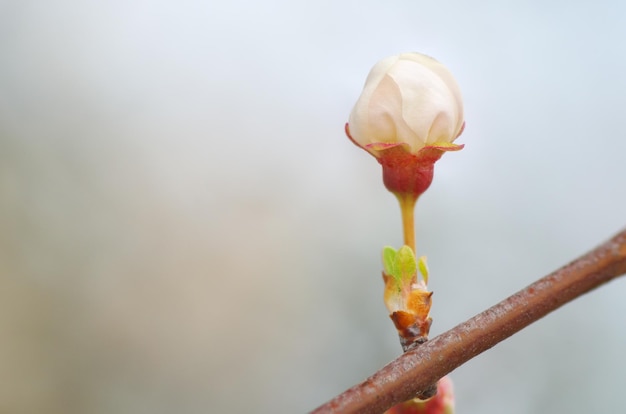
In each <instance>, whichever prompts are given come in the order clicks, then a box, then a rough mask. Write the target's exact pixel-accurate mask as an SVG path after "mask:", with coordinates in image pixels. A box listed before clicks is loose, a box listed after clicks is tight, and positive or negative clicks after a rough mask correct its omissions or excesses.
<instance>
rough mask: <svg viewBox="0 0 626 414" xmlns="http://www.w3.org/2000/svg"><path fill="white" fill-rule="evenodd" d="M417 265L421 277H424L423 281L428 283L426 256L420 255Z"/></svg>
mask: <svg viewBox="0 0 626 414" xmlns="http://www.w3.org/2000/svg"><path fill="white" fill-rule="evenodd" d="M417 267H418V268H419V270H420V273H421V274H422V278H423V279H424V283H426V284H428V265H427V264H426V256H422V257H420V258H419V260H418V261H417Z"/></svg>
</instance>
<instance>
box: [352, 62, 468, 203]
mask: <svg viewBox="0 0 626 414" xmlns="http://www.w3.org/2000/svg"><path fill="white" fill-rule="evenodd" d="M464 125H465V121H464V117H463V101H462V99H461V93H460V90H459V87H458V85H457V83H456V81H455V80H454V78H453V77H452V74H450V72H449V71H448V70H447V69H446V67H445V66H443V65H442V64H441V63H439V62H438V61H436V60H434V59H432V58H430V57H428V56H426V55H422V54H419V53H403V54H400V55H397V56H391V57H388V58H386V59H383V60H381V61H380V62H378V63H377V64H376V65H374V67H373V68H372V70H371V71H370V74H369V76H368V77H367V80H366V82H365V86H364V88H363V92H362V94H361V96H360V97H359V99H358V101H357V103H356V104H355V106H354V108H353V110H352V112H351V114H350V119H349V123H348V124H346V134H347V135H348V137H349V138H350V139H351V140H352V141H353V142H354V143H355V144H356V145H357V146H359V147H361V148H363V149H365V150H366V151H368V152H369V153H370V154H372V155H373V156H374V157H376V158H377V159H378V161H379V162H380V164H381V165H382V167H383V180H384V183H385V186H386V187H387V189H389V190H390V191H391V192H393V193H395V194H396V195H398V194H405V195H412V196H414V197H417V196H419V195H420V194H422V193H423V192H424V191H426V189H427V188H428V187H429V186H430V183H431V182H432V178H433V167H434V163H435V162H436V161H437V160H438V159H439V158H440V157H441V156H442V155H443V153H444V152H445V151H455V150H460V149H461V148H463V146H462V145H456V144H453V141H454V140H455V139H456V138H457V137H458V136H459V135H460V134H461V132H462V131H463V128H464Z"/></svg>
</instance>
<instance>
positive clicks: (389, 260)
mask: <svg viewBox="0 0 626 414" xmlns="http://www.w3.org/2000/svg"><path fill="white" fill-rule="evenodd" d="M397 255H398V252H397V251H396V249H394V248H393V247H391V246H385V247H383V266H384V267H385V273H386V274H388V275H390V276H393V277H394V279H396V280H397V279H398V276H397V275H396V273H397V271H396V256H397Z"/></svg>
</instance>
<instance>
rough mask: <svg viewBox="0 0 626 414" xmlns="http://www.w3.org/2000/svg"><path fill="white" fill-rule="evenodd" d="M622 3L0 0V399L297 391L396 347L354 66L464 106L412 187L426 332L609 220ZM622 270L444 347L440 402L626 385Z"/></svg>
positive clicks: (613, 404) (201, 408)
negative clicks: (443, 82)
mask: <svg viewBox="0 0 626 414" xmlns="http://www.w3.org/2000/svg"><path fill="white" fill-rule="evenodd" d="M625 23H626V3H623V2H618V1H612V2H594V3H593V4H592V3H591V2H583V1H574V2H543V1H521V2H516V3H511V2H509V3H502V2H497V1H478V2H463V1H460V0H457V1H440V2H432V1H429V2H426V1H412V0H411V1H409V0H404V1H391V2H382V1H343V0H333V1H325V0H318V1H310V2H302V1H286V0H283V1H281V0H270V1H265V2H252V1H231V2H226V1H222V2H216V1H208V2H207V1H200V0H188V1H180V2H172V1H140V0H131V1H128V0H123V1H122V0H116V1H108V2H98V1H87V0H82V1H81V0H59V1H33V0H19V1H18V0H14V1H10V0H4V1H2V0H0V278H1V279H0V283H1V285H0V412H3V413H44V412H45V413H94V414H100V413H102V414H104V413H133V414H142V413H150V414H154V413H174V412H176V413H242V412H255V413H296V412H306V411H308V410H311V409H313V408H315V407H316V406H318V405H320V404H322V403H323V402H325V401H326V400H328V399H329V398H331V397H333V396H334V395H336V394H338V393H339V392H341V391H343V390H344V389H346V388H348V387H350V386H352V385H354V384H355V383H357V382H360V381H361V380H363V379H364V378H366V377H367V376H369V375H370V374H372V373H373V372H374V371H376V370H377V369H379V368H380V367H382V366H383V365H384V364H386V363H387V362H389V361H390V360H392V359H393V358H395V357H396V356H398V355H399V354H400V351H401V349H400V346H399V344H398V341H397V337H396V335H395V331H394V329H393V326H392V324H391V322H390V320H389V319H388V316H387V313H386V310H385V307H384V305H383V302H382V288H383V285H382V281H381V278H380V269H381V263H380V259H379V254H380V250H381V248H382V246H383V245H387V244H389V245H394V246H399V245H400V244H401V240H402V239H401V232H400V215H399V210H398V207H397V205H396V201H395V199H394V198H393V196H391V195H390V194H389V193H387V192H386V190H385V189H384V187H383V185H382V182H381V178H380V167H379V165H378V164H377V163H376V162H375V160H374V159H373V158H372V157H370V156H369V155H368V154H366V153H365V152H363V151H361V150H359V149H357V148H356V147H354V146H353V145H352V144H351V143H350V142H349V141H348V140H347V139H346V138H345V136H344V134H343V125H344V123H345V122H346V120H347V118H348V114H349V112H350V110H351V108H352V105H353V103H354V102H355V101H356V99H357V97H358V95H359V94H360V92H361V87H362V85H363V82H364V80H365V77H366V75H367V73H368V71H369V69H370V68H371V66H372V65H373V64H374V63H375V62H376V61H377V60H379V59H381V58H383V57H385V56H388V55H392V54H396V53H400V52H405V51H420V52H424V53H427V54H429V55H431V56H434V57H435V58H437V59H439V60H440V61H442V62H443V63H445V64H446V65H447V66H448V67H449V68H450V70H451V71H452V73H453V74H454V75H455V76H456V78H457V80H458V82H459V84H460V86H461V89H462V91H463V94H464V99H465V107H466V120H467V128H466V130H465V133H464V134H463V135H462V136H461V137H460V138H459V140H458V141H457V142H458V143H464V144H466V148H465V149H464V150H463V151H461V152H458V153H450V154H446V155H445V156H444V157H443V159H442V160H441V161H440V162H439V163H438V164H437V168H436V174H435V181H434V183H433V185H432V187H431V189H430V190H429V191H428V192H427V193H426V194H425V195H424V196H423V197H422V199H421V200H420V202H419V203H418V208H417V227H418V233H417V241H418V253H419V254H426V255H428V258H429V265H430V268H431V272H432V276H431V284H430V287H431V289H432V290H434V292H435V295H434V306H433V310H432V316H433V318H434V325H433V329H432V333H433V334H434V335H436V334H438V333H441V332H443V331H445V330H447V329H449V328H451V327H453V326H454V325H456V324H457V323H460V322H462V321H464V320H466V319H467V318H469V317H471V316H473V315H474V314H476V313H478V312H480V311H482V310H483V309H485V308H487V307H489V306H491V305H492V304H494V303H496V302H497V301H499V300H500V299H503V298H504V297H506V296H508V295H509V294H512V293H514V292H515V291H517V290H518V289H521V288H523V287H524V286H526V285H527V284H529V283H531V282H532V281H534V280H535V279H537V278H539V277H540V276H543V275H545V274H546V273H548V272H550V271H552V270H554V269H556V268H558V267H560V266H561V265H563V264H565V263H566V262H568V261H569V260H571V259H573V258H574V257H576V256H577V255H579V254H581V253H584V252H585V251H587V250H588V249H590V248H591V247H593V246H595V245H596V244H598V243H599V242H602V241H604V240H605V239H607V238H609V237H610V236H612V235H613V234H614V233H616V232H617V231H618V230H620V229H622V228H623V227H624V225H625V223H626V219H625V217H626V214H625V213H626V208H625V206H626V185H625V179H626V162H625V161H624V158H625V157H626V139H625V136H624V119H625V118H624V116H625V115H624V110H625V109H626V77H625V76H624V73H626V41H625V40H626V24H625ZM625 295H626V280H617V281H615V282H613V283H611V284H609V285H607V286H604V287H602V288H601V289H599V290H598V291H596V292H593V293H592V294H590V295H587V296H585V297H583V298H582V299H580V300H577V301H575V302H574V303H571V304H568V305H567V306H565V307H564V308H562V309H561V310H559V311H558V312H556V313H554V314H552V315H549V316H548V317H546V318H545V319H543V320H541V321H539V322H538V323H536V324H534V325H532V326H531V327H529V328H527V329H526V330H524V331H523V332H522V333H520V334H518V335H516V336H514V337H513V338H510V339H509V340H507V341H505V342H503V343H501V344H500V345H498V346H496V347H495V348H493V349H492V350H490V351H489V352H487V353H485V354H483V355H481V356H479V357H477V358H475V359H474V360H472V361H470V362H469V363H467V364H466V365H464V366H462V367H461V368H459V369H457V370H456V371H455V372H453V373H452V378H453V380H454V382H455V386H456V396H457V406H458V412H459V413H481V414H488V413H502V412H506V413H512V414H517V413H587V412H604V413H608V412H624V411H625V410H626V401H625V400H624V398H623V384H624V383H625V382H626V358H625V357H624V349H626V321H625V318H624V314H625V312H626V301H624V297H625Z"/></svg>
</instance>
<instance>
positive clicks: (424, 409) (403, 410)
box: [385, 376, 454, 414]
mask: <svg viewBox="0 0 626 414" xmlns="http://www.w3.org/2000/svg"><path fill="white" fill-rule="evenodd" d="M453 413H454V390H453V388H452V381H451V380H450V378H449V377H447V376H445V377H443V378H442V379H440V380H439V382H438V383H437V395H435V396H434V397H432V398H430V399H428V400H426V401H423V400H420V399H418V398H415V399H412V400H409V401H405V402H403V403H400V404H397V405H394V406H393V407H391V408H390V409H389V410H387V411H386V412H385V414H453Z"/></svg>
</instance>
